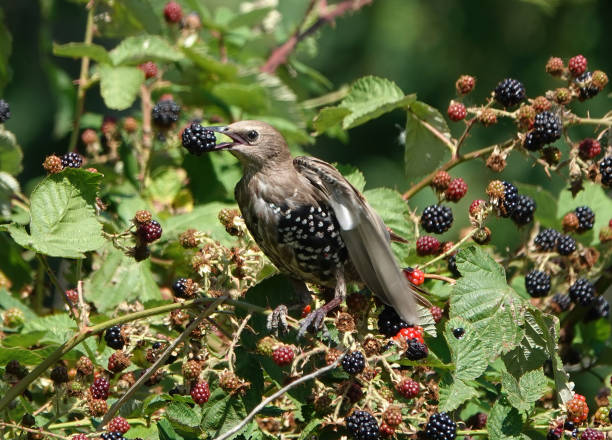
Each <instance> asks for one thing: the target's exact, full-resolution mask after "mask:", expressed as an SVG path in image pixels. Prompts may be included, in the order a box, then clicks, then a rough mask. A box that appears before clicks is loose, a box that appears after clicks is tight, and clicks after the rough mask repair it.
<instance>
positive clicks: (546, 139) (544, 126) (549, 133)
mask: <svg viewBox="0 0 612 440" xmlns="http://www.w3.org/2000/svg"><path fill="white" fill-rule="evenodd" d="M562 128H563V124H562V123H561V118H559V116H557V115H555V114H554V113H552V112H542V113H538V114H537V115H536V117H535V121H534V123H533V132H534V133H535V136H536V137H537V139H539V141H540V143H541V145H546V144H550V143H553V142H554V141H556V140H557V139H559V138H560V137H561V129H562Z"/></svg>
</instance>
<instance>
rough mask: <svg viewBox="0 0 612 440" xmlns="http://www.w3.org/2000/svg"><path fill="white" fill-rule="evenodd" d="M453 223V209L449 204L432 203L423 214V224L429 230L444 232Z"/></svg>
mask: <svg viewBox="0 0 612 440" xmlns="http://www.w3.org/2000/svg"><path fill="white" fill-rule="evenodd" d="M452 224H453V211H451V209H450V208H449V207H448V206H442V205H430V206H428V207H427V208H425V210H424V211H423V215H421V226H422V227H423V229H425V230H426V231H427V232H433V233H434V234H442V233H443V232H446V231H448V230H449V229H450V227H451V225H452Z"/></svg>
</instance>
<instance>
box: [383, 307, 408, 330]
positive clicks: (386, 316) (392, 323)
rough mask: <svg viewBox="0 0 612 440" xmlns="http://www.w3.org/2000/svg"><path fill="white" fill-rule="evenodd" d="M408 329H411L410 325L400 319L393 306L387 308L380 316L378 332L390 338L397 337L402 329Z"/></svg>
mask: <svg viewBox="0 0 612 440" xmlns="http://www.w3.org/2000/svg"><path fill="white" fill-rule="evenodd" d="M407 327H410V325H409V324H408V323H407V322H406V321H404V320H403V319H402V318H400V316H399V315H398V314H397V312H396V311H395V309H394V308H393V307H391V306H385V308H384V309H383V311H382V312H380V315H378V331H379V332H380V333H382V334H383V335H385V336H386V337H388V338H390V337H393V336H395V335H397V334H398V332H399V331H400V330H401V329H403V328H407Z"/></svg>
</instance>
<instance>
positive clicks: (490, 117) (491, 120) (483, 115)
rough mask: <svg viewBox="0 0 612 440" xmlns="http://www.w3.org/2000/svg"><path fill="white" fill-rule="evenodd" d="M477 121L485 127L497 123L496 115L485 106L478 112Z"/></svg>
mask: <svg viewBox="0 0 612 440" xmlns="http://www.w3.org/2000/svg"><path fill="white" fill-rule="evenodd" d="M478 122H480V123H481V124H482V125H484V126H485V127H488V126H490V125H494V124H497V116H496V115H495V112H494V111H493V110H492V109H490V108H486V109H484V110H483V111H481V112H480V113H479V114H478Z"/></svg>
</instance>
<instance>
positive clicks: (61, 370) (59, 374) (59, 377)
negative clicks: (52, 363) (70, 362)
mask: <svg viewBox="0 0 612 440" xmlns="http://www.w3.org/2000/svg"><path fill="white" fill-rule="evenodd" d="M50 377H51V380H52V381H53V382H55V383H56V384H57V383H66V382H68V380H69V379H68V370H67V369H66V367H65V366H64V365H58V366H57V367H55V368H54V369H53V370H51V374H50Z"/></svg>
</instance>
